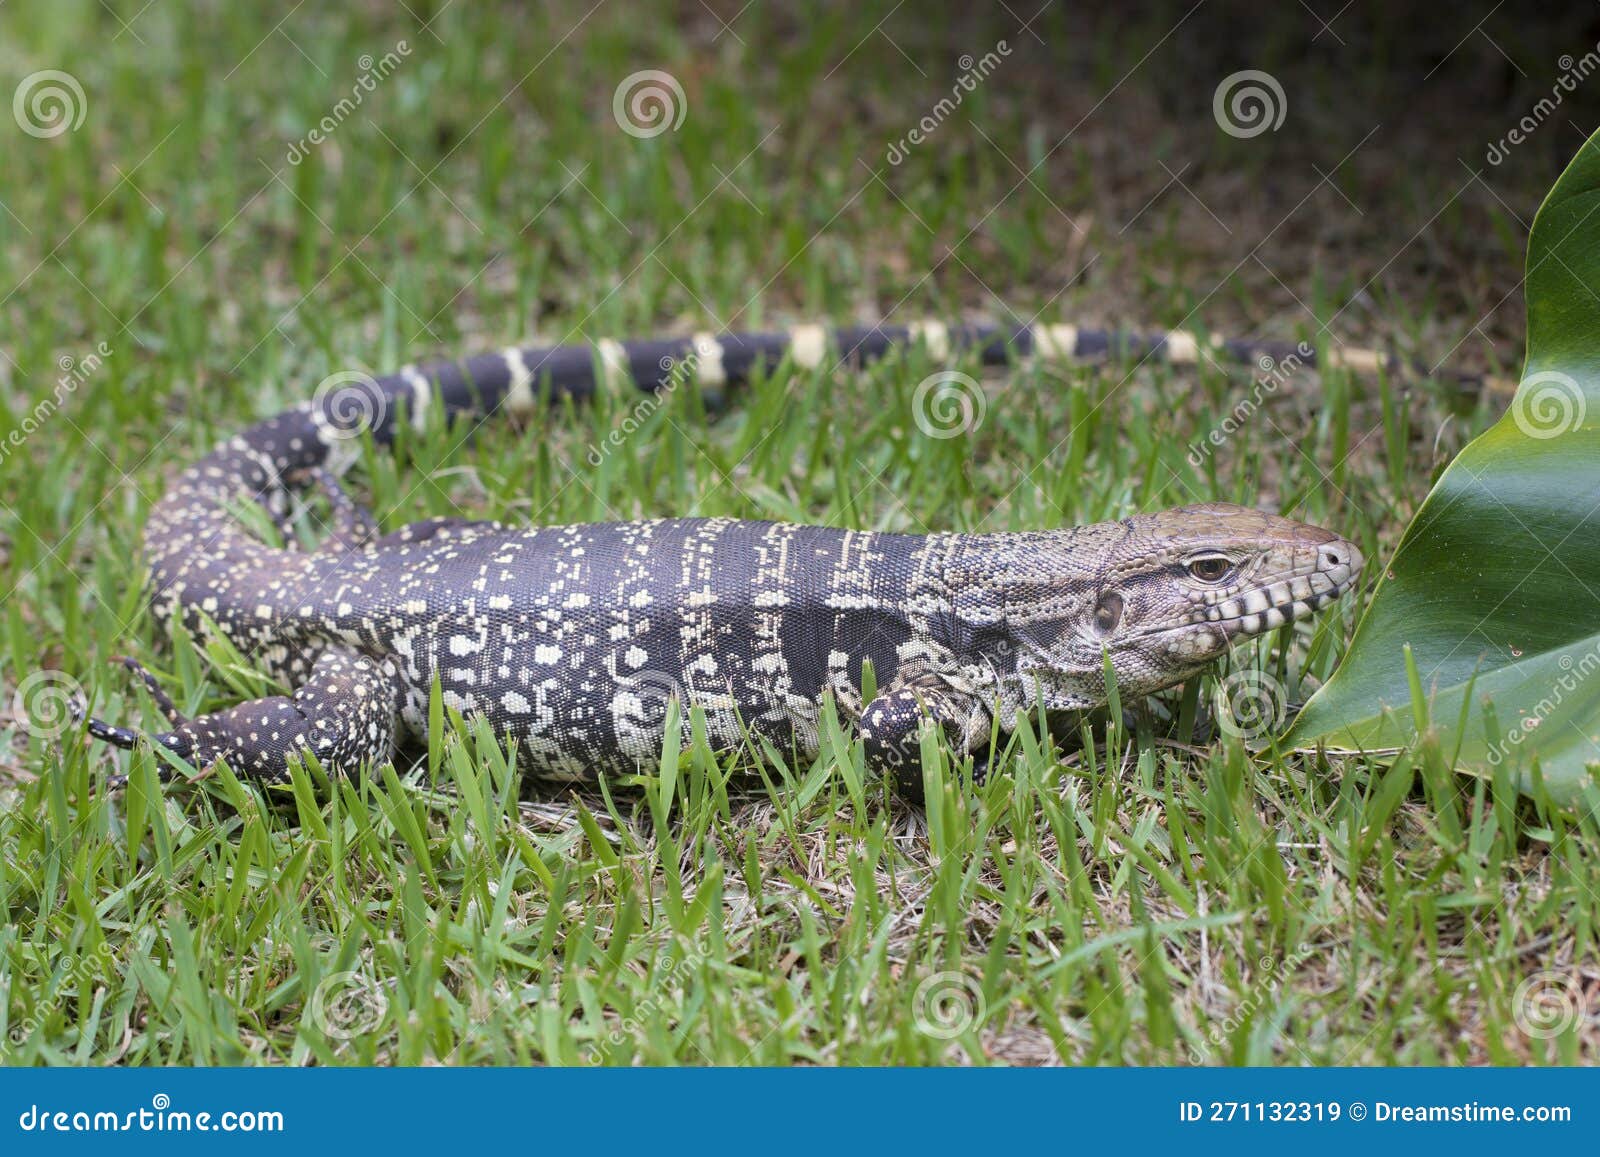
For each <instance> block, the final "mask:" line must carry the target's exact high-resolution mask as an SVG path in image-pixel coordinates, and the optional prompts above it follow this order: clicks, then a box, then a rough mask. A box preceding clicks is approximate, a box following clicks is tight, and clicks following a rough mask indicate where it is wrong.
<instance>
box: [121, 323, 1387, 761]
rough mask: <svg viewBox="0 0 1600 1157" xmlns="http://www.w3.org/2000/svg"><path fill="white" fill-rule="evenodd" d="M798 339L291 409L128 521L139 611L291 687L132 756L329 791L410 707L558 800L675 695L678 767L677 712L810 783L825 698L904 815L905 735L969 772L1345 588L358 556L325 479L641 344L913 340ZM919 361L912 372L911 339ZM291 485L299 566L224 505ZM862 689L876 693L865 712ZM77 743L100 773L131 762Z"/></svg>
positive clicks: (721, 543)
mask: <svg viewBox="0 0 1600 1157" xmlns="http://www.w3.org/2000/svg"><path fill="white" fill-rule="evenodd" d="M1055 328H1059V327H1055ZM819 334H820V331H818V332H815V333H813V332H807V331H795V332H794V333H792V334H790V335H788V337H787V338H785V337H783V336H782V335H771V334H757V335H726V336H724V337H722V338H719V339H711V338H706V337H700V338H697V339H695V340H694V343H693V344H692V346H689V347H685V346H683V345H682V344H681V343H680V344H677V345H674V344H673V343H660V342H652V343H636V344H635V345H633V346H623V345H618V344H616V343H608V344H607V345H606V346H604V347H602V348H601V349H600V350H599V351H598V353H599V356H597V357H584V358H580V357H578V356H577V354H575V353H574V347H557V348H555V349H551V350H513V351H508V352H507V353H505V354H499V355H489V356H487V357H480V358H475V359H472V360H471V361H469V362H466V363H463V364H458V365H448V366H442V367H433V368H432V369H430V370H428V371H417V370H413V369H407V370H403V371H401V373H399V374H396V375H394V376H392V377H387V378H379V379H368V380H366V381H365V382H364V383H363V384H362V385H361V387H360V388H361V389H362V390H364V391H365V392H364V393H363V394H362V396H361V397H360V398H359V399H357V400H359V401H360V402H361V403H362V406H361V409H362V411H363V412H362V414H361V415H360V421H359V422H358V423H356V424H355V425H352V424H351V423H350V421H349V420H348V415H347V414H346V413H345V411H346V410H348V408H349V407H348V403H349V402H350V401H351V399H350V398H349V397H344V398H340V397H337V396H334V397H319V398H318V399H317V400H316V401H314V402H312V403H308V404H305V405H301V406H299V407H296V408H295V409H293V410H290V411H288V412H287V413H284V414H281V415H279V416H277V417H275V418H270V419H268V420H266V421H264V422H261V423H259V424H258V425H256V426H255V427H253V428H251V429H250V430H248V431H246V432H244V433H243V434H240V435H238V436H236V437H234V438H232V439H230V440H229V441H227V442H226V443H224V444H223V445H222V446H220V447H219V448H218V449H217V450H215V451H214V452H213V453H212V454H211V455H209V456H208V457H206V458H205V459H203V460H202V461H201V462H199V463H198V464H197V465H195V466H194V467H191V468H190V469H188V470H186V471H185V472H184V473H183V474H182V475H181V476H180V477H179V478H178V480H177V482H176V483H175V485H174V486H173V487H172V489H171V490H170V491H169V493H168V494H167V495H166V496H165V497H164V498H163V499H162V500H161V501H160V502H159V503H158V504H157V505H156V506H155V508H154V509H153V510H152V513H151V515H150V518H149V522H148V524H147V526H146V532H145V550H146V555H147V557H148V562H149V567H150V578H151V583H152V589H153V605H154V607H155V610H156V612H157V615H158V617H160V618H161V619H163V620H167V619H178V620H181V621H182V622H183V623H184V624H185V625H186V626H187V627H188V628H189V629H190V630H192V631H195V632H197V633H199V634H200V635H201V636H202V637H204V636H205V635H207V634H208V633H210V632H217V633H220V634H221V635H222V636H224V637H225V638H226V639H227V640H228V641H229V642H231V643H232V644H233V645H234V646H235V647H237V648H239V649H240V650H241V651H242V652H243V653H245V654H246V655H249V656H253V657H254V658H255V659H256V660H257V661H259V662H260V663H261V664H262V665H264V666H265V667H266V668H267V669H268V670H269V671H270V672H271V673H272V674H273V675H274V676H275V677H277V678H278V679H280V680H282V681H284V682H285V684H286V685H287V686H290V687H292V688H294V690H293V693H292V694H291V695H289V696H278V697H272V698H268V699H262V700H257V701H254V702H250V703H245V704H242V705H240V706H238V707H234V708H232V709H230V710H225V711H219V712H215V713H212V714H209V715H205V716H202V717H200V718H197V719H193V720H189V719H184V718H182V717H181V716H179V715H178V714H177V712H176V711H175V710H173V709H172V708H171V705H170V703H168V702H167V701H166V700H165V697H164V696H162V697H158V699H157V702H158V705H161V706H162V707H163V709H164V710H167V711H168V712H169V715H170V717H171V722H172V729H171V730H170V731H168V732H164V733H161V734H157V735H153V736H150V737H149V738H150V739H151V740H152V741H153V742H155V743H158V744H161V745H163V746H166V747H168V748H169V749H171V750H172V751H174V752H175V753H176V754H178V755H181V756H183V757H184V758H185V759H188V760H189V761H191V762H192V763H193V764H194V765H195V766H197V767H203V766H207V765H209V764H211V763H213V762H215V761H216V760H218V759H224V760H226V761H227V763H228V764H229V766H231V767H233V768H234V769H236V770H238V771H241V772H243V773H245V774H248V775H250V776H253V777H257V778H259V779H262V780H266V781H273V780H280V779H282V778H283V777H284V776H285V775H286V774H287V769H288V767H289V764H290V761H291V758H292V757H293V756H295V755H297V754H299V755H304V754H305V753H307V752H309V753H311V754H314V755H315V756H316V757H317V759H318V760H319V761H320V762H321V763H322V764H323V765H324V766H325V767H327V768H329V769H330V770H333V771H336V772H355V771H357V770H358V769H360V768H361V767H362V766H364V765H370V764H373V763H378V762H382V761H384V760H386V759H388V758H389V757H390V756H391V754H392V752H393V750H394V747H395V745H396V744H397V742H399V741H400V740H401V739H404V738H426V732H427V727H428V717H429V699H430V693H431V689H432V687H433V686H434V683H435V681H436V680H437V683H438V686H439V687H440V692H441V696H442V699H443V701H444V703H445V704H446V705H447V706H450V707H452V708H455V709H456V710H458V711H460V712H461V713H462V714H463V715H465V716H469V717H472V716H481V717H483V718H485V719H487V720H488V722H489V723H490V725H491V726H492V727H493V728H494V730H495V731H496V732H497V733H500V734H504V735H507V736H509V737H510V738H512V739H514V740H515V742H516V743H517V745H518V748H519V751H520V752H521V753H522V754H521V758H522V759H523V760H524V763H525V765H527V766H529V767H530V768H531V770H533V771H534V772H535V773H536V774H538V775H540V776H543V777H547V778H551V779H561V780H574V781H583V780H593V779H594V778H596V777H599V776H609V775H620V774H628V773H633V772H636V771H638V770H641V769H644V768H647V767H649V766H650V765H651V763H652V762H653V761H654V760H655V759H656V758H657V757H658V755H659V752H660V749H661V744H662V741H663V737H664V727H665V722H666V719H667V712H668V703H669V701H670V700H671V699H672V698H674V697H676V698H677V699H678V700H679V702H680V704H681V705H682V707H683V710H682V711H681V712H680V717H681V718H682V726H683V728H684V731H685V735H684V739H685V741H687V739H688V734H687V731H688V727H689V715H690V711H689V708H691V707H693V708H698V709H699V710H700V711H701V712H703V717H704V720H705V726H706V731H707V734H708V736H709V737H710V739H711V741H712V743H713V744H714V745H715V746H717V747H718V748H721V749H736V748H746V749H749V745H751V744H752V743H754V744H755V745H756V748H755V749H756V750H759V747H760V744H761V743H763V742H764V743H770V744H771V745H773V746H774V747H776V748H777V749H778V750H779V751H780V752H781V753H787V752H797V753H799V754H801V755H804V756H809V755H813V754H815V753H816V751H817V749H818V726H819V720H820V716H821V711H822V706H823V703H824V701H825V700H826V698H827V697H829V696H831V697H832V698H833V700H834V701H835V703H836V704H837V705H838V708H839V711H840V713H841V715H842V716H843V717H844V718H846V719H847V720H850V721H852V722H854V723H855V725H856V726H857V728H858V730H859V733H860V735H861V737H862V739H863V742H864V746H865V748H866V752H867V757H868V761H869V763H870V764H871V766H872V767H873V768H874V769H875V770H878V771H880V772H882V773H885V774H887V775H890V776H892V777H894V778H895V779H896V780H897V781H898V782H899V783H900V784H902V785H903V786H904V787H905V788H906V789H907V790H909V791H911V792H913V793H916V792H918V791H919V790H920V787H921V782H922V770H921V767H920V764H919V755H918V753H919V751H920V736H921V733H922V729H923V728H924V727H928V726H933V727H937V728H938V729H939V730H940V731H942V733H943V736H944V738H945V740H946V741H947V742H948V743H949V745H950V746H951V748H952V749H953V750H955V751H956V752H958V753H968V752H973V753H977V752H981V751H983V750H986V749H987V748H988V745H989V743H990V740H991V737H992V736H993V735H994V734H995V733H996V731H1000V732H1004V731H1009V730H1010V729H1011V728H1012V727H1013V726H1014V725H1015V723H1016V719H1017V715H1018V713H1019V712H1026V711H1030V710H1032V709H1034V708H1036V707H1038V706H1040V705H1043V706H1044V707H1046V708H1048V709H1052V710H1061V709H1082V708H1089V707H1094V706H1097V705H1100V704H1103V703H1104V702H1105V701H1106V698H1107V693H1106V687H1105V679H1104V670H1105V662H1106V658H1107V656H1109V658H1110V660H1111V663H1112V666H1113V668H1114V670H1115V672H1116V677H1117V680H1118V686H1119V688H1120V689H1121V691H1122V693H1123V694H1129V695H1138V694H1144V693H1147V692H1150V691H1154V690H1157V689H1159V688H1161V687H1166V686H1170V685H1171V684H1173V683H1176V682H1179V681H1181V680H1182V679H1184V678H1186V677H1188V676H1190V675H1193V674H1194V673H1196V672H1198V671H1199V670H1201V669H1202V668H1203V667H1204V666H1205V665H1206V664H1207V663H1209V662H1210V661H1212V660H1213V659H1215V658H1216V657H1217V656H1219V655H1220V654H1222V652H1223V651H1225V650H1226V649H1227V647H1228V646H1229V644H1230V643H1231V642H1233V641H1234V640H1236V639H1237V638H1240V637H1244V636H1248V635H1252V634H1256V633H1259V632H1261V631H1265V630H1270V629H1272V628H1274V627H1277V626H1280V625H1282V624H1283V623H1285V622H1288V621H1290V620H1292V619H1296V618H1300V617H1303V616H1306V615H1309V614H1310V613H1312V612H1313V611H1314V610H1316V609H1318V608H1320V607H1321V606H1324V605H1326V604H1327V603H1329V602H1331V601H1332V600H1333V599H1335V598H1337V597H1338V596H1339V595H1340V594H1342V593H1343V592H1344V591H1345V590H1346V589H1348V588H1349V586H1350V585H1351V584H1352V583H1353V582H1354V581H1355V578H1356V575H1357V573H1358V572H1359V570H1360V566H1361V558H1360V554H1359V552H1357V550H1356V549H1355V547H1354V546H1353V545H1352V544H1350V543H1348V542H1345V541H1344V540H1342V539H1340V538H1339V537H1338V536H1336V535H1334V534H1331V533H1330V532H1328V531H1324V530H1320V529H1318V528H1316V527H1311V526H1307V525H1304V524H1302V523H1297V522H1293V521H1291V520H1288V519H1283V518H1278V517H1275V516H1272V515H1268V514H1264V513H1261V512H1259V511H1256V510H1251V509H1248V508H1244V507H1237V506H1231V505H1226V504H1205V505H1199V506H1191V507H1184V508H1180V509H1178V510H1174V511H1167V512H1164V513H1160V514H1154V515H1140V516H1135V517H1132V518H1128V519H1124V520H1121V521H1118V522H1109V523H1099V524H1095V525H1091V526H1082V527H1073V528H1069V529H1064V530H1052V531H1035V532H1024V533H1009V534H988V535H962V534H929V535H900V534H883V533H866V532H860V531H853V530H839V529H833V528H827V527H817V526H800V525H791V524H785V523H775V522H751V521H739V520H733V519H723V518H705V519H663V520H654V521H642V522H628V523H596V524H587V525H575V526H550V527H531V528H512V527H507V526H504V525H501V524H498V523H492V522H472V521H468V520H464V519H435V520H429V521H427V522H422V523H417V524H414V525H411V526H407V527H403V528H401V529H400V530H397V531H395V532H394V533H391V534H388V535H381V536H380V535H379V534H378V532H377V527H376V522H375V520H374V519H373V518H372V516H371V515H370V514H368V513H367V512H365V511H364V510H362V509H361V508H360V507H359V506H358V505H357V504H356V503H355V502H354V501H353V500H351V499H350V498H349V497H348V496H347V495H346V494H345V493H344V492H343V490H342V489H341V488H340V486H339V483H338V481H337V480H336V478H335V470H336V469H337V467H338V466H339V465H341V464H342V463H344V462H345V461H347V460H348V459H349V458H350V457H351V456H352V450H353V446H354V445H355V443H353V442H352V440H351V439H352V435H353V434H355V433H358V432H359V430H360V429H361V428H366V429H370V430H371V432H372V434H373V435H374V437H375V438H376V439H377V440H379V441H387V440H390V439H392V437H393V436H394V432H395V428H396V424H397V422H398V421H399V415H400V414H402V413H407V412H409V413H410V414H411V415H413V418H414V420H420V419H421V417H423V416H425V414H426V411H427V408H428V407H429V406H431V405H436V404H443V405H444V406H446V407H447V408H448V409H449V410H451V411H453V412H461V411H473V412H483V411H488V410H493V409H496V408H528V407H531V406H533V405H535V404H543V400H544V397H545V396H547V395H549V394H552V393H558V392H567V393H572V394H576V395H579V396H582V395H584V394H586V393H589V392H591V391H592V390H594V389H595V388H599V387H603V386H606V385H619V384H623V383H627V382H629V381H630V379H631V380H632V381H634V382H638V383H641V384H643V385H645V386H646V387H649V386H651V385H652V384H659V381H657V382H654V383H653V382H651V381H650V380H649V377H650V373H651V372H654V370H656V369H660V368H661V367H664V366H665V361H664V360H663V358H662V355H660V353H659V351H660V349H662V348H663V347H664V346H671V347H672V348H673V349H675V350H677V351H678V353H677V355H676V356H678V357H687V356H689V355H690V354H691V353H692V354H693V356H694V359H695V363H696V365H697V368H698V370H699V372H700V373H701V374H702V376H704V377H707V378H709V379H710V380H709V384H712V385H720V384H723V383H724V382H727V381H733V380H738V379H740V378H742V377H745V376H748V373H749V372H750V370H751V368H752V367H754V366H755V365H757V364H763V365H773V364H776V363H777V362H779V361H780V360H781V359H782V358H784V357H789V358H792V359H793V360H795V361H796V362H798V363H800V364H801V365H806V364H808V363H809V364H813V365H814V364H817V363H819V362H820V360H821V358H822V357H823V356H824V351H825V350H826V349H827V348H828V347H829V346H830V345H831V346H832V347H833V348H834V349H838V348H840V347H842V346H846V345H848V344H849V343H851V342H854V344H853V346H851V347H850V352H853V353H854V354H856V355H857V356H858V357H871V356H879V355H881V354H883V353H886V352H888V350H889V349H890V348H892V345H893V342H892V341H891V340H889V339H890V338H894V337H896V336H898V338H899V339H900V340H906V339H908V338H909V337H911V336H913V335H911V334H910V333H909V332H907V333H901V334H899V335H895V334H892V333H891V334H889V335H888V337H887V338H885V336H884V333H883V331H845V332H841V333H838V334H835V335H832V337H829V336H828V335H826V334H820V336H819ZM863 334H865V335H866V336H863ZM915 336H917V337H918V338H920V339H921V340H923V341H926V342H928V343H929V344H930V345H934V344H935V343H934V342H933V340H932V338H931V337H930V331H929V330H928V329H927V328H926V327H924V328H923V329H922V330H921V332H920V333H918V334H917V335H915ZM979 336H980V337H981V335H979ZM1055 336H1056V338H1057V339H1059V337H1060V335H1055ZM974 340H975V339H974ZM949 341H950V336H949V333H948V332H946V333H945V336H944V338H943V343H942V344H944V345H945V346H946V348H947V347H948V344H949ZM1011 341H1012V345H1013V346H1016V345H1020V344H1021V342H1020V341H1019V340H1018V339H1017V338H1016V336H1015V335H1013V337H1012V339H1011ZM1034 344H1035V346H1038V345H1041V344H1042V339H1041V340H1037V341H1035V342H1034ZM713 347H714V348H713ZM583 352H584V353H585V354H587V352H588V351H583ZM934 352H939V350H938V349H937V348H936V349H935V351H934ZM536 385H537V387H538V388H537V391H536V388H535V387H536ZM307 485H310V486H314V487H316V488H318V489H320V490H321V491H322V492H323V493H324V495H325V496H326V497H327V498H328V501H329V505H330V508H331V510H332V512H333V526H332V531H331V533H330V534H329V536H328V537H327V539H326V540H325V541H324V542H323V543H321V544H320V545H319V546H317V547H316V548H315V549H313V550H309V551H300V550H296V549H277V548H275V547H273V546H271V545H269V544H267V543H265V542H263V541H261V540H260V539H259V538H258V537H256V536H255V535H253V534H252V533H251V532H250V531H249V530H247V529H246V527H245V525H244V524H243V522H242V521H241V520H240V519H239V518H238V517H237V510H238V506H239V504H240V503H241V502H244V503H248V502H250V501H254V502H258V503H260V504H261V505H262V506H264V507H265V508H266V509H267V510H268V511H269V512H271V513H273V514H274V515H275V516H279V517H281V515H282V512H283V511H284V510H285V509H287V498H288V496H289V494H290V493H291V491H293V490H295V489H297V488H300V487H304V486H307ZM869 665H870V668H871V671H872V674H873V678H874V682H875V685H876V688H877V693H876V695H875V697H874V698H873V699H872V700H871V701H870V702H864V701H863V686H864V678H865V669H866V667H867V666H869ZM146 679H147V682H148V684H149V685H150V686H151V687H152V689H153V690H155V691H158V692H159V686H158V685H157V684H156V683H155V681H154V680H153V679H150V678H149V677H148V676H146ZM89 729H90V732H91V734H93V735H95V736H97V737H99V738H102V739H105V740H107V741H109V742H112V743H115V744H118V745H121V746H131V745H133V744H134V743H136V742H137V741H138V739H139V738H140V736H138V735H137V734H136V733H134V732H131V731H128V730H126V729H123V728H119V727H114V726H112V725H110V724H107V723H103V722H101V721H98V720H91V721H90V723H89Z"/></svg>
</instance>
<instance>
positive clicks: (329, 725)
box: [89, 650, 401, 783]
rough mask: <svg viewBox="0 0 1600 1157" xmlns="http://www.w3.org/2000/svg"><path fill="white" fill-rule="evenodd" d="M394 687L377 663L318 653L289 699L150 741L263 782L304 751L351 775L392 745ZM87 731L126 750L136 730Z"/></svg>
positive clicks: (277, 776)
mask: <svg viewBox="0 0 1600 1157" xmlns="http://www.w3.org/2000/svg"><path fill="white" fill-rule="evenodd" d="M400 696H401V690H400V686H399V682H398V679H397V677H396V676H395V675H393V674H390V673H388V672H386V671H385V670H384V668H383V665H382V664H381V663H379V662H377V661H376V660H374V659H372V658H370V657H368V656H366V655H362V654H359V653H356V652H351V651H336V650H330V651H324V652H323V653H322V655H321V656H320V657H318V659H317V661H316V663H315V664H314V665H313V666H312V668H311V674H310V677H309V678H307V680H306V681H305V682H304V683H303V684H301V685H300V687H298V688H297V689H296V690H295V692H294V694H293V695H287V696H286V695H273V696H270V697H268V698H266V699H255V700H252V701H250V702H248V703H241V704H239V705H238V706H237V707H230V708H228V709H227V710H226V711H216V712H212V713H211V714H209V715H201V716H198V717H196V718H194V719H181V718H177V719H174V721H173V722H174V726H173V728H172V730H171V731H167V732H163V733H161V734H158V735H152V736H150V741H151V742H152V743H158V744H160V745H161V746H163V747H165V748H167V749H168V750H170V751H172V752H174V753H176V754H178V755H180V756H182V757H183V758H185V759H187V760H189V761H190V762H191V763H193V764H196V765H197V766H199V767H202V768H204V767H208V766H210V765H211V764H212V763H214V762H215V761H216V760H218V759H225V760H227V762H228V765H229V766H230V767H232V768H235V769H237V770H238V771H239V772H241V773H242V774H244V775H247V776H250V777H251V778H254V779H259V780H262V781H264V782H267V783H277V782H283V781H284V780H286V779H287V778H288V772H289V758H290V757H291V756H293V755H303V754H304V753H306V752H308V751H309V752H311V753H312V754H314V755H315V756H316V757H317V760H318V761H319V762H320V763H321V764H322V765H323V767H325V768H327V769H328V770H329V771H330V772H335V773H353V772H355V771H357V770H359V769H360V768H361V767H362V766H363V765H366V764H372V763H379V762H382V761H383V760H385V759H387V758H388V757H389V755H390V752H391V750H392V749H393V746H394V737H395V718H396V714H397V710H398V705H399V702H400ZM89 733H90V734H91V735H93V736H95V737H96V738H97V739H103V740H105V741H106V742H108V743H112V744H115V745H116V746H118V747H132V746H134V744H135V743H137V742H138V740H139V734H138V733H137V732H134V731H131V730H128V729H127V728H122V727H113V726H111V725H109V724H106V723H102V722H101V721H100V720H98V719H91V720H89Z"/></svg>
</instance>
